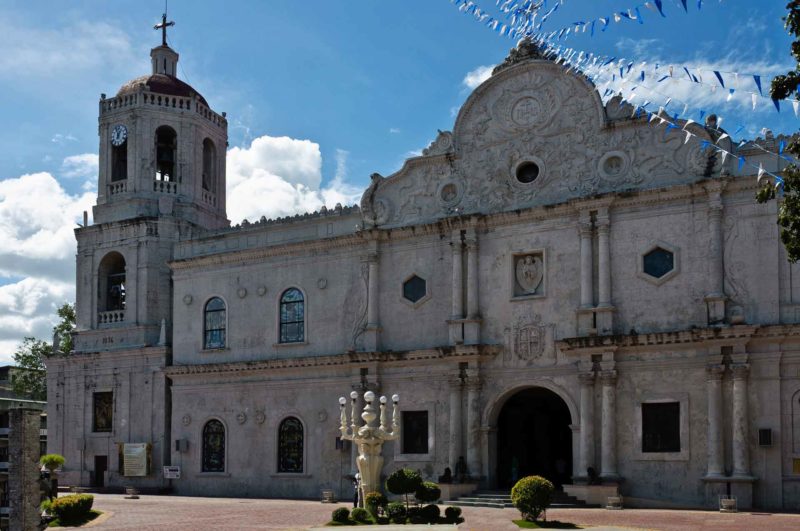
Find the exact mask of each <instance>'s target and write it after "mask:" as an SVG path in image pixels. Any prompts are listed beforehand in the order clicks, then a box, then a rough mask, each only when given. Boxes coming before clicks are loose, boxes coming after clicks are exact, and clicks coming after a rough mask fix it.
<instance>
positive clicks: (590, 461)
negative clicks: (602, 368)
mask: <svg viewBox="0 0 800 531" xmlns="http://www.w3.org/2000/svg"><path fill="white" fill-rule="evenodd" d="M596 380H597V377H596V374H595V372H594V371H593V370H592V371H589V372H582V373H579V374H578V381H579V382H580V390H581V394H580V401H581V402H580V407H581V411H580V415H581V416H580V432H579V433H580V455H579V458H578V470H577V471H576V474H575V475H576V476H578V477H581V478H583V477H588V475H589V474H588V469H589V468H590V467H591V468H596V467H595V455H594V385H595V381H596Z"/></svg>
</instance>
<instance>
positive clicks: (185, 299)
mask: <svg viewBox="0 0 800 531" xmlns="http://www.w3.org/2000/svg"><path fill="white" fill-rule="evenodd" d="M192 300H193V299H192V296H191V295H184V296H183V303H184V304H185V305H186V306H189V305H190V304H191V303H192Z"/></svg>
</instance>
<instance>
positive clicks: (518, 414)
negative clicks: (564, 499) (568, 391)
mask: <svg viewBox="0 0 800 531" xmlns="http://www.w3.org/2000/svg"><path fill="white" fill-rule="evenodd" d="M570 424H571V415H570V412H569V407H567V404H566V403H565V402H564V400H562V399H561V397H559V396H558V395H557V394H556V393H554V392H553V391H551V390H549V389H545V388H543V387H531V388H527V389H523V390H522V391H519V392H517V393H515V394H514V395H512V396H511V397H510V398H509V399H508V400H507V401H506V402H505V404H503V407H502V409H501V410H500V414H499V415H498V417H497V451H496V452H495V455H496V456H497V457H496V466H497V469H496V476H495V477H496V478H497V486H498V487H499V488H511V487H512V486H513V485H514V483H516V481H517V480H518V479H519V478H522V477H525V476H531V475H538V476H544V477H545V478H547V479H549V480H550V481H552V482H553V483H554V484H555V485H556V486H559V487H560V486H561V485H563V484H564V483H570V482H571V479H570V477H571V474H572V430H571V429H570Z"/></svg>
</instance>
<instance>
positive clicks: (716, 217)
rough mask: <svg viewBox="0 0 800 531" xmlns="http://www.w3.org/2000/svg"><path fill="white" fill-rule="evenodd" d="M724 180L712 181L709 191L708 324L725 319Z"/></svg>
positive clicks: (706, 299) (717, 322)
mask: <svg viewBox="0 0 800 531" xmlns="http://www.w3.org/2000/svg"><path fill="white" fill-rule="evenodd" d="M724 187H725V186H724V182H722V181H712V182H709V183H708V184H707V185H706V190H707V191H708V238H709V239H708V276H709V293H708V294H707V295H706V297H705V302H706V308H707V311H708V324H709V325H713V324H719V323H722V322H724V321H725V301H726V297H725V288H724V285H725V269H724V265H723V255H724V249H723V233H722V215H723V205H722V191H723V190H724Z"/></svg>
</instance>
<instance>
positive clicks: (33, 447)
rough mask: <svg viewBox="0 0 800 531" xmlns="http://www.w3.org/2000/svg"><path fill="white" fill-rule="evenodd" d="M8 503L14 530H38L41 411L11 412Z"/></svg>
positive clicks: (12, 530) (15, 410) (23, 410)
mask: <svg viewBox="0 0 800 531" xmlns="http://www.w3.org/2000/svg"><path fill="white" fill-rule="evenodd" d="M9 421H10V422H9V427H10V428H11V430H10V434H9V436H8V459H9V474H8V490H9V493H8V501H9V506H10V507H11V513H10V518H9V523H10V527H9V529H10V530H11V531H30V530H32V529H39V523H40V521H41V518H40V513H39V503H40V499H41V498H40V497H41V495H40V493H39V426H40V422H41V411H38V410H35V409H12V410H11V411H10V412H9Z"/></svg>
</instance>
